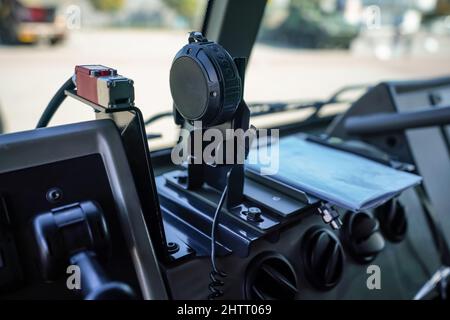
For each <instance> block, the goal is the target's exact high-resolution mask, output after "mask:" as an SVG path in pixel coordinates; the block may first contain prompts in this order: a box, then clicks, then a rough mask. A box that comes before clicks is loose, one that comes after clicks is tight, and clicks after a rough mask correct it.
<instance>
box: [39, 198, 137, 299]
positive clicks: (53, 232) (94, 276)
mask: <svg viewBox="0 0 450 320" xmlns="http://www.w3.org/2000/svg"><path fill="white" fill-rule="evenodd" d="M32 228H33V235H34V237H35V240H36V244H37V256H38V262H39V265H40V268H41V271H42V275H43V277H44V279H45V280H46V281H54V280H56V279H57V278H58V277H60V276H61V275H62V274H64V272H65V268H66V267H67V265H68V263H71V264H73V265H77V266H78V267H79V268H80V272H81V275H80V276H81V292H82V295H83V297H84V299H86V300H118V299H124V300H129V299H133V298H135V294H134V292H133V290H132V289H131V288H130V287H129V286H128V285H127V284H125V283H121V282H114V281H111V280H109V279H108V277H107V275H106V272H105V270H104V269H103V267H102V266H101V264H100V262H99V261H101V260H106V259H107V257H108V253H109V250H110V237H109V231H108V227H107V224H106V221H105V218H104V216H103V213H102V210H101V208H100V207H99V206H98V205H97V204H96V203H94V202H92V201H84V202H80V203H74V204H71V205H68V206H64V207H60V208H56V209H52V210H51V211H50V212H45V213H42V214H39V215H37V216H36V217H35V218H34V219H33V223H32Z"/></svg>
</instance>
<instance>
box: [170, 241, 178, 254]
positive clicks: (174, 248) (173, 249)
mask: <svg viewBox="0 0 450 320" xmlns="http://www.w3.org/2000/svg"><path fill="white" fill-rule="evenodd" d="M178 250H180V246H179V245H178V243H176V242H169V243H167V251H169V253H170V254H174V253H176V252H178Z"/></svg>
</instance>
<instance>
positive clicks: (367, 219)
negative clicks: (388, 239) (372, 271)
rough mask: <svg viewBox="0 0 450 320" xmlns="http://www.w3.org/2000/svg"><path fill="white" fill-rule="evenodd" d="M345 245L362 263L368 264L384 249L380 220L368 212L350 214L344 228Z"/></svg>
mask: <svg viewBox="0 0 450 320" xmlns="http://www.w3.org/2000/svg"><path fill="white" fill-rule="evenodd" d="M342 236H343V242H344V245H345V246H346V247H347V249H348V251H349V252H350V254H351V256H352V257H353V258H354V259H355V260H356V261H358V262H360V263H368V262H370V261H372V260H373V259H375V258H376V256H377V255H378V253H380V252H381V251H382V250H383V249H384V245H385V242H384V238H383V236H382V235H381V233H380V224H379V222H378V220H377V219H376V218H375V217H373V216H372V215H370V214H369V213H367V212H356V213H354V212H348V213H347V214H346V215H345V218H344V225H343V228H342Z"/></svg>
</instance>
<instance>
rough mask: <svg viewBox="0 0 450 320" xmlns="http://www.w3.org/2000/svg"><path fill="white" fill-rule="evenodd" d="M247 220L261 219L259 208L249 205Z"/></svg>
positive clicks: (257, 220)
mask: <svg viewBox="0 0 450 320" xmlns="http://www.w3.org/2000/svg"><path fill="white" fill-rule="evenodd" d="M247 220H248V221H253V222H259V221H262V219H261V209H260V208H258V207H250V208H248V210H247Z"/></svg>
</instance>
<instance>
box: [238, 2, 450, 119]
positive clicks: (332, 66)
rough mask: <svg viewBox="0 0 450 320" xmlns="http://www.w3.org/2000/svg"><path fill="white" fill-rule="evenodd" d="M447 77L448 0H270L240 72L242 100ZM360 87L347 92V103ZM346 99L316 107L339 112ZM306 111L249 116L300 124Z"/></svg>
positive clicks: (315, 96)
mask: <svg viewBox="0 0 450 320" xmlns="http://www.w3.org/2000/svg"><path fill="white" fill-rule="evenodd" d="M445 75H450V1H448V0H315V1H311V0H271V1H269V2H268V5H267V7H266V10H265V14H264V18H263V21H262V24H261V27H260V30H259V35H258V39H257V43H256V45H255V47H254V49H253V52H252V57H251V60H250V64H249V67H248V69H247V75H246V100H247V101H255V102H297V101H298V102H301V101H305V100H306V101H309V100H321V99H327V98H329V97H330V95H332V94H333V93H334V92H336V91H337V90H339V89H340V88H342V87H344V86H348V85H356V84H362V85H370V84H376V83H377V82H380V81H383V80H405V79H408V80H414V79H417V78H418V79H421V78H431V77H435V76H445ZM361 93H362V92H361V90H353V91H352V92H349V93H348V94H347V95H344V96H346V98H348V99H350V100H352V99H354V98H356V97H358V95H360V94H361ZM347 107H348V103H347V104H345V103H343V104H334V105H330V106H329V107H328V108H323V110H322V111H321V113H322V114H324V115H325V114H333V113H336V112H342V111H343V110H345V108H347ZM312 112H313V110H307V109H306V110H305V109H304V110H301V111H296V112H285V113H283V114H282V115H277V116H266V117H263V119H254V121H253V122H254V123H256V124H257V125H260V126H262V125H273V124H274V122H280V123H285V122H286V121H291V122H292V121H301V120H302V119H305V118H306V117H307V116H309V115H310V114H311V113H312Z"/></svg>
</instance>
